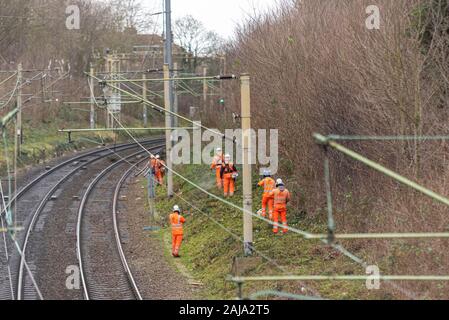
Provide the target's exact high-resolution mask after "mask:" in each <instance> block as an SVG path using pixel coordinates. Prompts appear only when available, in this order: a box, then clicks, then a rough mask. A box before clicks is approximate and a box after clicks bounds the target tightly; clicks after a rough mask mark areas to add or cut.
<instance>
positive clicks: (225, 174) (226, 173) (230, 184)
mask: <svg viewBox="0 0 449 320" xmlns="http://www.w3.org/2000/svg"><path fill="white" fill-rule="evenodd" d="M238 176H239V174H238V172H237V169H236V168H235V165H234V163H232V162H231V156H230V155H229V154H227V155H225V157H224V164H223V166H222V167H221V171H220V178H221V179H222V180H223V189H224V196H225V197H229V196H230V197H232V196H234V192H235V181H236V179H237V177H238Z"/></svg>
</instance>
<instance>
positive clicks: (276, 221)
mask: <svg viewBox="0 0 449 320" xmlns="http://www.w3.org/2000/svg"><path fill="white" fill-rule="evenodd" d="M279 216H280V217H281V221H282V226H283V230H282V232H283V233H287V232H288V230H287V208H274V211H273V222H274V225H273V232H274V233H278V232H279Z"/></svg>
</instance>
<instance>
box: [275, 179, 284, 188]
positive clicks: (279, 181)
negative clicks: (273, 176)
mask: <svg viewBox="0 0 449 320" xmlns="http://www.w3.org/2000/svg"><path fill="white" fill-rule="evenodd" d="M276 185H277V186H283V185H284V181H282V179H277V180H276Z"/></svg>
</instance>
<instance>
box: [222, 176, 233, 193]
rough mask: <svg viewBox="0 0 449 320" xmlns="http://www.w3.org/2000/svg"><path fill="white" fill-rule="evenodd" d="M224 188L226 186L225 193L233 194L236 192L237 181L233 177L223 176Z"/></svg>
mask: <svg viewBox="0 0 449 320" xmlns="http://www.w3.org/2000/svg"><path fill="white" fill-rule="evenodd" d="M223 188H224V195H225V197H227V196H231V197H232V196H233V195H234V192H235V181H234V179H233V178H232V176H231V177H226V176H225V177H224V178H223Z"/></svg>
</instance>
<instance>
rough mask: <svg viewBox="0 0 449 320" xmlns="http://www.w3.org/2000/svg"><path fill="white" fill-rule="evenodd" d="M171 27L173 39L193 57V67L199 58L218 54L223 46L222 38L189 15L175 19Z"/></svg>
mask: <svg viewBox="0 0 449 320" xmlns="http://www.w3.org/2000/svg"><path fill="white" fill-rule="evenodd" d="M173 29H174V35H175V41H176V42H177V43H178V44H179V45H180V46H181V47H183V48H184V49H185V50H186V51H187V52H188V54H189V55H190V56H191V57H192V58H193V69H195V68H196V67H197V65H198V59H199V58H201V57H203V58H204V57H210V56H213V55H216V54H219V53H220V51H221V49H222V48H223V44H224V40H223V38H222V37H220V35H218V34H217V33H216V32H214V31H208V30H207V29H206V28H205V27H204V25H203V23H202V22H201V21H199V20H197V19H195V18H194V17H192V16H190V15H188V16H185V17H182V18H180V19H178V20H176V21H175V24H174V28H173Z"/></svg>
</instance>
